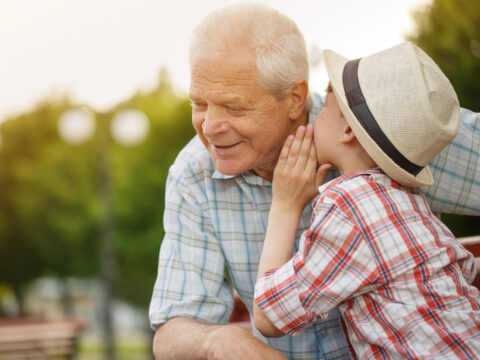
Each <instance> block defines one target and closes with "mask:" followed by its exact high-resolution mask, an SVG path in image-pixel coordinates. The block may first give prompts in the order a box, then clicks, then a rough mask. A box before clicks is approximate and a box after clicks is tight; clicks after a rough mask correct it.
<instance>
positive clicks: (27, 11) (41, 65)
mask: <svg viewBox="0 0 480 360" xmlns="http://www.w3.org/2000/svg"><path fill="white" fill-rule="evenodd" d="M237 2H241V1H237V0H201V1H194V0H169V1H165V0H156V1H153V0H42V1H39V0H14V1H13V0H0V121H2V120H4V119H6V118H7V117H8V116H12V115H15V114H17V113H20V112H22V111H26V110H28V109H30V108H32V107H33V106H34V105H35V103H36V102H38V101H40V100H42V99H45V98H47V97H50V96H62V95H63V94H68V95H69V96H70V98H72V99H73V100H74V101H75V102H77V103H78V104H86V105H89V106H91V107H93V108H94V109H95V110H97V111H106V110H108V109H110V108H111V107H114V106H115V105H116V104H117V103H119V102H121V101H124V100H126V99H128V98H129V97H130V96H132V95H133V94H134V93H136V92H137V91H138V90H146V91H148V89H151V88H152V87H153V86H154V85H155V84H156V82H157V81H158V75H159V69H160V67H161V66H165V67H167V69H168V70H169V72H170V77H171V80H172V82H173V84H174V86H175V87H176V89H177V90H178V91H179V92H185V93H186V92H187V90H188V86H189V76H190V74H189V66H188V60H187V57H188V44H189V39H190V35H191V33H192V30H193V29H194V27H195V26H196V25H197V24H198V23H199V22H200V21H201V20H202V18H204V17H205V16H206V15H208V14H209V13H210V12H212V11H214V10H216V9H218V8H220V7H222V6H225V5H227V4H232V3H237ZM257 2H260V3H264V4H266V5H268V6H271V7H273V8H276V9H278V10H279V11H281V12H282V13H284V14H285V15H287V16H289V17H290V18H292V19H293V20H294V21H295V22H296V23H297V25H298V27H299V28H300V31H301V32H302V33H303V34H304V36H305V40H306V43H307V47H308V49H310V50H312V49H316V50H315V51H313V50H312V51H311V53H312V54H317V53H319V50H321V49H332V50H334V51H336V52H338V53H340V54H342V55H344V56H346V57H348V58H356V57H360V56H364V55H368V54H370V53H373V52H376V51H380V50H382V49H385V48H388V47H390V46H393V45H396V44H397V43H399V42H401V41H404V39H405V35H407V34H409V33H411V32H412V31H413V29H414V23H413V20H412V16H411V12H412V10H413V9H416V8H419V7H422V6H425V4H427V3H429V0H330V1H327V0H296V1H292V0H257ZM325 85H326V75H325V70H324V69H323V67H322V66H321V64H320V65H317V66H316V67H315V68H313V69H312V73H311V79H310V86H311V88H313V90H317V91H322V89H323V88H324V87H325Z"/></svg>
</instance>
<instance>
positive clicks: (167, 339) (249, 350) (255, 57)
mask: <svg viewBox="0 0 480 360" xmlns="http://www.w3.org/2000/svg"><path fill="white" fill-rule="evenodd" d="M190 65H191V85H190V99H191V101H192V106H193V109H192V121H193V126H194V127H195V129H196V131H197V134H198V135H197V136H196V137H195V138H194V139H193V140H192V141H191V142H190V143H189V144H188V145H187V146H186V147H185V148H184V149H183V150H182V152H181V153H180V154H179V155H178V157H177V159H176V161H175V163H174V164H173V165H172V167H171V169H170V172H169V176H168V183H167V194H166V206H165V218H164V224H165V238H164V240H163V243H162V246H161V250H160V260H159V268H158V276H157V281H156V283H155V288H154V292H153V296H152V301H151V305H150V320H151V323H152V327H153V328H154V329H156V335H155V339H154V345H153V348H154V353H155V355H156V358H157V359H284V358H285V357H287V358H291V359H318V358H325V359H329V358H332V359H333V358H335V359H339V358H349V352H348V345H347V343H346V340H345V336H344V335H343V332H342V327H341V324H340V322H339V319H338V312H337V311H336V310H334V311H332V312H331V313H330V314H329V317H328V319H327V320H324V321H321V322H320V321H319V322H317V323H315V324H314V325H313V326H312V327H310V328H308V329H307V330H305V331H304V332H303V333H301V334H299V335H297V336H294V337H290V336H285V337H282V338H278V339H265V338H263V337H261V336H260V335H259V334H258V333H256V336H257V337H255V336H253V335H251V334H250V333H249V332H247V331H245V330H243V329H241V328H239V327H236V326H233V325H225V324H226V323H227V322H228V319H229V316H230V313H231V311H232V307H233V295H232V286H233V287H234V288H235V289H236V290H237V291H238V293H239V295H240V297H241V298H242V300H243V301H244V303H245V304H246V305H247V307H248V308H249V310H250V312H252V304H253V294H254V285H255V279H256V273H257V267H258V262H259V259H260V254H261V250H262V244H263V239H264V235H265V230H266V225H267V216H268V211H269V208H270V202H271V183H270V180H271V179H272V174H273V169H274V166H275V163H276V161H277V157H278V155H279V151H280V149H281V147H282V145H283V142H284V140H285V139H286V137H287V136H288V135H289V134H291V133H294V132H295V130H296V129H297V128H298V126H300V125H304V124H306V123H307V122H312V121H313V119H314V118H315V116H316V114H318V112H319V111H320V110H321V108H322V106H323V101H322V99H321V98H320V96H318V95H315V94H314V95H313V96H311V95H310V94H309V90H308V84H307V81H308V60H307V53H306V50H305V42H304V39H303V37H302V35H301V33H300V32H299V30H298V28H297V27H296V25H295V24H294V23H293V21H291V20H290V19H289V18H287V17H285V16H284V15H281V14H279V13H278V12H277V11H275V10H272V9H269V8H266V7H264V6H260V5H253V4H248V5H237V6H233V7H227V8H225V9H222V10H220V11H218V12H216V13H213V14H211V15H210V16H208V17H207V18H206V19H205V20H204V21H203V22H202V23H201V24H200V25H199V26H198V27H197V29H196V31H195V33H194V36H193V39H192V43H191V48H190ZM475 126H476V128H475ZM478 127H479V121H478V115H477V114H473V113H471V112H468V111H463V112H462V126H461V129H460V134H459V135H458V136H457V138H456V139H455V140H454V142H453V143H452V145H450V146H449V147H447V149H446V150H445V151H444V152H442V153H441V154H440V155H439V156H438V157H437V158H436V159H435V161H434V162H433V163H432V164H431V165H432V169H433V170H434V173H435V174H434V176H435V179H436V183H435V185H433V186H432V187H430V188H428V189H425V191H426V194H427V197H428V198H429V199H430V200H431V205H432V207H433V209H434V210H436V211H450V212H452V211H453V212H457V213H470V214H480V204H479V202H480V175H479V173H480V172H479V171H478V168H477V170H475V166H476V164H477V162H478V153H479V149H478V147H479V143H480V141H479V139H478V134H479V129H478ZM459 144H460V145H461V146H458V145H459ZM473 147H476V148H473ZM310 215H311V207H307V208H306V209H305V211H304V216H303V218H302V221H301V224H300V228H299V232H298V234H301V232H302V231H303V230H305V229H306V228H307V227H308V224H309V219H310ZM226 273H228V276H227V275H225V274H226ZM228 277H229V279H227V278H228ZM222 324H223V325H222ZM267 344H268V345H267Z"/></svg>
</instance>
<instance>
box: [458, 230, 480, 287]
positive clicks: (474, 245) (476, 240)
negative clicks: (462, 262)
mask: <svg viewBox="0 0 480 360" xmlns="http://www.w3.org/2000/svg"><path fill="white" fill-rule="evenodd" d="M458 241H459V242H460V243H461V244H462V245H463V246H464V247H465V248H466V249H467V250H468V251H470V252H471V253H472V254H473V256H475V265H476V268H477V275H476V276H475V280H473V282H472V285H474V286H476V287H477V288H478V289H480V236H469V237H463V238H458Z"/></svg>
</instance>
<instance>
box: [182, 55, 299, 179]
mask: <svg viewBox="0 0 480 360" xmlns="http://www.w3.org/2000/svg"><path fill="white" fill-rule="evenodd" d="M190 99H191V101H192V107H193V109H192V122H193V126H194V127H195V130H196V131H197V133H198V135H199V137H200V139H201V140H202V142H203V144H204V145H205V147H206V148H207V150H208V152H209V154H210V156H211V157H212V159H213V162H214V164H215V167H216V169H217V170H219V171H220V172H221V173H223V174H227V175H234V174H238V173H241V172H244V171H247V170H251V169H253V170H255V171H256V172H257V174H259V175H260V176H263V177H265V178H267V179H268V178H271V174H272V173H273V168H274V166H275V163H276V161H277V158H278V155H279V152H280V149H281V148H282V145H283V142H284V140H285V138H286V137H287V136H288V134H289V132H290V130H291V122H290V121H289V109H288V106H289V101H288V97H287V98H285V99H283V100H277V99H276V98H275V97H274V96H273V95H271V94H269V93H266V92H265V91H264V90H263V89H262V88H261V86H260V84H259V82H258V80H257V73H256V69H255V64H254V58H253V54H252V53H251V52H248V51H244V52H242V51H239V52H238V53H235V54H232V55H231V56H230V55H229V56H222V57H213V56H212V57H208V56H207V57H202V58H199V59H197V60H196V61H195V62H194V63H193V64H192V67H191V84H190Z"/></svg>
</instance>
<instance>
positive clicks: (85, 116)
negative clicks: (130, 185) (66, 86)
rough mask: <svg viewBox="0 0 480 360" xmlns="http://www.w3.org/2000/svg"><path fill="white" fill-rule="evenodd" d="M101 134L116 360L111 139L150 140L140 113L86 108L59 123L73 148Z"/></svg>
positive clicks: (106, 299) (107, 319) (105, 274)
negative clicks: (112, 113)
mask: <svg viewBox="0 0 480 360" xmlns="http://www.w3.org/2000/svg"><path fill="white" fill-rule="evenodd" d="M95 130H97V132H98V143H97V144H98V146H97V151H98V157H97V160H98V180H99V186H98V196H99V200H100V204H101V211H100V226H99V233H100V274H101V282H102V290H103V293H102V302H101V313H102V317H103V321H102V326H103V336H104V343H105V354H106V357H107V359H108V360H113V359H114V358H115V346H114V330H113V313H112V309H113V300H114V291H113V288H114V283H115V273H116V271H115V254H114V245H113V235H114V234H113V231H114V219H113V190H112V181H111V174H110V153H109V150H110V139H111V138H112V139H113V140H114V141H115V142H117V143H118V144H120V145H123V146H135V145H138V144H140V143H141V142H142V141H143V140H144V139H145V138H146V136H147V134H148V130H149V121H148V118H147V116H146V115H145V114H144V113H143V112H141V111H140V110H132V109H129V110H121V111H119V112H117V113H116V114H115V116H114V117H113V118H112V119H111V120H110V118H109V117H108V116H107V115H99V116H98V118H97V120H95V116H94V115H93V113H92V112H91V111H89V110H87V109H85V108H75V109H69V110H67V111H65V112H64V113H62V115H61V116H60V118H59V122H58V131H59V134H60V136H61V138H62V139H63V140H64V141H65V142H67V143H69V144H72V145H80V144H82V143H84V142H86V141H88V140H89V139H90V138H91V137H92V136H93V134H94V132H95Z"/></svg>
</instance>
